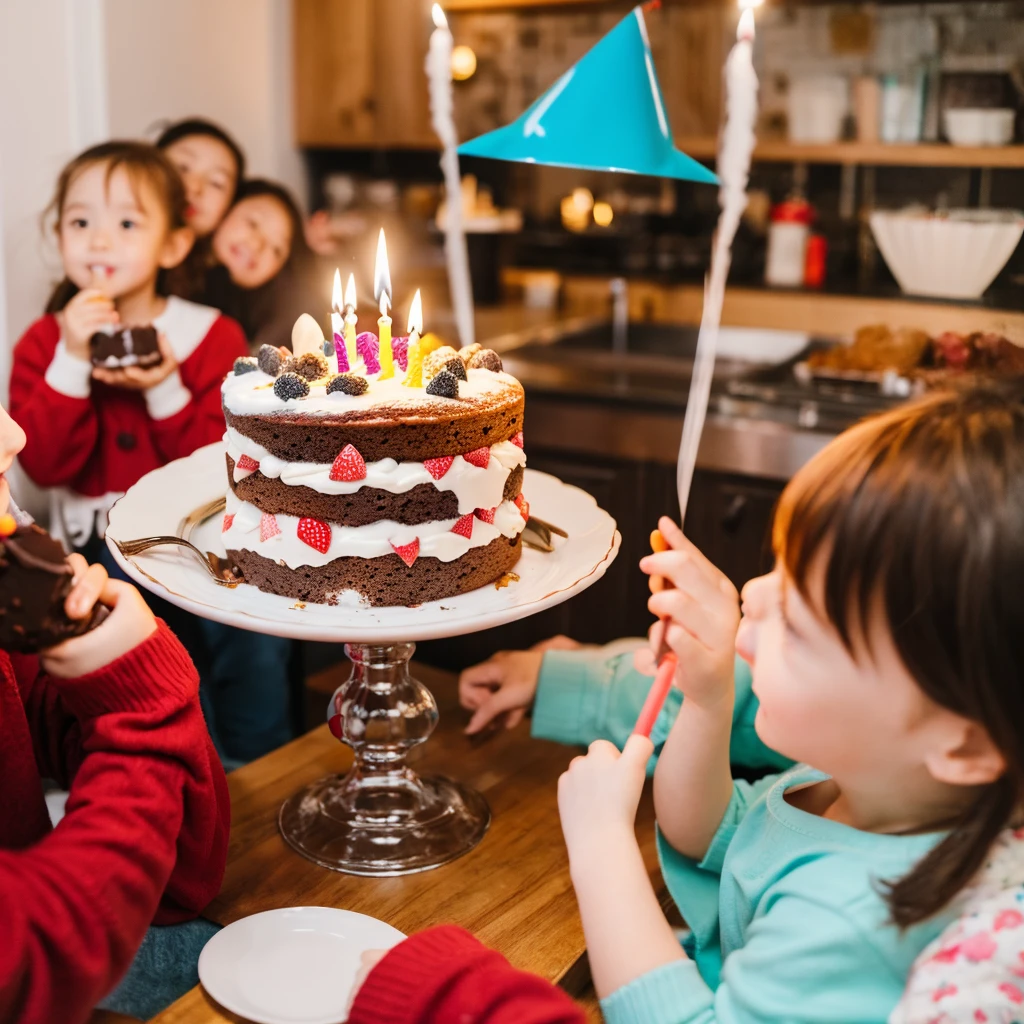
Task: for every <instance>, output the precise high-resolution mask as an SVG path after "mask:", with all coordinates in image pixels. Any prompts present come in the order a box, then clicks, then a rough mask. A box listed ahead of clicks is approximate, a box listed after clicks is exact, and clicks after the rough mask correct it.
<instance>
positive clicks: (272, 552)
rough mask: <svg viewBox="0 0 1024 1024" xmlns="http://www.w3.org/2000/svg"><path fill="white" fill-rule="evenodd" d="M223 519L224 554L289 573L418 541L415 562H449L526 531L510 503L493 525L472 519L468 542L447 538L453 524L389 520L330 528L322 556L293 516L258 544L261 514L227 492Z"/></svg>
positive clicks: (281, 521)
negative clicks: (239, 554)
mask: <svg viewBox="0 0 1024 1024" xmlns="http://www.w3.org/2000/svg"><path fill="white" fill-rule="evenodd" d="M226 514H227V515H233V516H234V517H235V518H234V520H233V521H232V523H231V526H230V528H229V529H227V530H226V531H225V532H224V534H223V537H222V539H223V541H224V546H225V547H226V548H228V549H235V550H238V549H241V550H244V551H255V552H256V553H257V554H259V555H263V556H264V557H265V558H270V559H273V560H274V561H275V562H283V563H284V564H285V565H287V566H288V567H289V568H292V569H298V568H299V567H300V566H304V565H313V566H320V565H326V564H327V563H328V562H332V561H334V559H335V558H342V557H343V556H346V555H355V556H357V557H359V558H379V557H381V556H382V555H390V554H392V553H393V551H394V548H393V547H392V545H394V546H396V547H402V546H404V545H406V544H411V543H412V542H413V541H414V540H416V539H417V538H419V542H420V551H419V557H421V558H439V559H440V560H441V561H442V562H453V561H455V559H456V558H461V557H462V556H463V555H464V554H465V553H466V552H467V551H469V550H470V548H478V547H483V546H484V545H486V544H490V543H491V541H493V540H495V539H496V538H497V537H499V536H505V537H508V538H510V539H511V538H512V537H515V536H516V535H517V534H519V533H521V532H522V531H523V528H524V527H525V526H526V521H525V520H524V519H523V517H522V515H521V514H520V512H519V509H518V508H517V507H516V506H515V505H514V504H513V503H512V502H511V501H506V502H502V504H501V505H499V506H498V508H497V510H496V511H495V514H494V524H493V525H492V524H490V523H485V522H484V521H483V520H481V519H476V518H474V519H473V532H472V534H471V536H470V537H463V536H462V535H461V534H457V533H452V532H451V530H452V527H453V526H454V525H455V523H456V522H457V520H455V519H445V520H438V521H436V522H433V523H420V524H419V525H417V526H404V525H402V524H401V523H396V522H393V521H392V520H390V519H382V520H380V521H379V522H376V523H370V524H369V525H367V526H338V525H337V524H331V543H330V546H329V547H328V549H327V551H326V552H321V551H318V550H317V549H316V548H313V547H310V546H309V545H308V544H306V543H305V541H302V540H299V536H298V525H299V519H298V517H297V516H286V515H277V516H275V518H276V519H277V525H278V528H279V529H280V531H281V532H280V533H278V534H275V535H274V536H273V537H270V538H268V539H267V540H260V520H261V519H262V517H263V513H262V512H260V510H259V509H258V508H257V507H256V506H255V505H250V504H249V503H248V502H246V501H239V500H238V498H236V497H235V495H234V494H233V493H231V492H230V491H229V492H228V495H227V510H226Z"/></svg>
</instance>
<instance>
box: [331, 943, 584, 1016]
mask: <svg viewBox="0 0 1024 1024" xmlns="http://www.w3.org/2000/svg"><path fill="white" fill-rule="evenodd" d="M348 1021H349V1024H451V1022H452V1021H472V1022H473V1024H586V1015H585V1014H584V1013H583V1011H582V1010H581V1009H580V1008H579V1007H578V1006H577V1005H576V1004H575V1003H574V1002H573V1001H572V1000H571V999H570V998H569V997H568V996H567V995H566V994H565V993H564V992H563V991H562V990H561V989H559V988H556V987H555V986H554V985H552V984H550V983H549V982H547V981H545V980H544V979H543V978H540V977H538V976H537V975H535V974H529V973H528V972H526V971H517V970H516V969H515V968H514V967H513V966H512V965H511V964H510V963H509V962H508V961H507V960H506V959H505V958H504V957H503V956H502V955H501V954H500V953H496V952H495V951H494V950H492V949H488V948H487V947H486V946H484V945H482V944H481V943H479V942H478V941H477V940H476V939H475V938H473V936H472V935H470V934H469V933H468V932H465V931H463V930H462V929H461V928H455V927H453V926H450V925H447V926H444V927H441V928H430V929H428V930H427V931H425V932H420V933H419V934H418V935H413V936H412V937H411V938H408V939H406V940H405V941H404V942H401V943H399V944H398V945H397V946H395V948H394V949H393V950H391V952H390V953H388V955H387V956H385V957H384V959H383V960H381V962H380V963H379V964H377V966H376V967H375V968H374V969H373V970H372V971H371V972H370V976H369V977H368V978H367V979H366V982H365V983H364V984H363V986H362V988H361V989H360V990H359V992H358V993H357V995H356V998H355V1002H354V1003H353V1005H352V1009H351V1011H350V1012H349V1017H348Z"/></svg>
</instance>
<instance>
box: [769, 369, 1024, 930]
mask: <svg viewBox="0 0 1024 1024" xmlns="http://www.w3.org/2000/svg"><path fill="white" fill-rule="evenodd" d="M773 532H774V536H773V540H774V546H775V551H776V554H777V556H778V558H779V561H780V563H781V564H783V565H784V566H785V568H786V570H787V572H788V573H789V575H790V576H791V577H792V579H793V580H794V582H795V584H796V586H797V587H798V588H799V590H800V592H801V593H802V594H803V595H804V596H805V598H807V599H808V600H811V596H810V594H809V593H808V590H807V587H808V584H807V580H808V577H809V572H810V568H811V565H812V562H814V560H815V559H816V558H817V557H818V556H819V555H820V556H823V557H825V558H827V566H826V569H825V586H824V605H825V607H824V612H825V614H826V615H827V617H828V619H829V621H830V622H831V623H832V624H833V625H834V627H835V628H836V630H837V631H838V633H839V635H840V637H841V638H842V641H843V643H844V644H845V645H846V647H847V649H848V650H850V652H851V653H853V649H854V637H855V636H857V637H859V638H860V639H862V640H863V641H864V642H865V643H867V644H868V648H869V650H870V642H869V638H868V636H867V626H866V624H867V623H868V622H869V621H870V611H871V609H872V607H873V605H874V602H876V601H879V600H880V601H881V603H882V608H883V609H884V613H885V617H886V621H887V622H888V625H889V628H890V630H891V631H892V637H893V640H894V642H895V645H896V649H897V651H898V652H899V655H900V658H901V659H902V660H903V663H904V664H905V665H906V667H907V670H908V671H909V672H910V673H911V675H912V676H913V677H914V679H915V681H916V682H917V684H918V686H920V688H921V690H922V691H923V692H924V693H925V695H926V696H927V697H929V698H930V699H931V700H933V701H934V702H935V703H937V704H939V705H941V706H942V707H944V708H947V709H949V710H950V711H953V712H955V713H956V714H958V715H963V716H964V717H965V718H968V719H971V720H972V721H974V722H976V723H978V724H980V725H981V726H982V727H983V728H984V729H985V730H986V731H987V733H988V735H989V736H990V737H991V739H992V742H993V743H994V744H995V746H996V747H997V748H998V749H999V751H1000V753H1001V754H1002V756H1003V758H1004V759H1005V761H1006V771H1005V772H1004V774H1003V775H1002V777H1001V778H1000V779H998V780H997V781H996V782H993V783H991V784H989V785H987V786H985V787H983V788H982V789H981V790H980V793H979V796H978V798H977V799H976V800H975V801H974V802H973V804H972V805H971V806H970V807H969V808H968V809H967V810H966V811H965V812H964V813H963V814H962V815H961V817H960V818H959V820H957V821H955V822H954V823H953V824H952V828H951V831H950V833H949V835H948V836H947V837H946V838H945V839H944V840H943V841H941V842H940V843H938V845H936V846H935V847H933V849H932V850H931V851H930V852H929V853H928V854H927V855H926V856H925V857H924V858H923V859H922V860H921V861H920V862H919V863H918V864H917V865H916V866H915V867H914V868H913V870H912V871H910V873H909V874H907V875H906V876H905V877H904V878H901V879H898V880H895V881H887V882H885V883H884V884H885V889H886V899H887V902H888V904H889V908H890V912H891V916H892V920H893V922H894V923H895V924H897V925H898V926H899V927H901V928H907V927H909V926H911V925H913V924H916V923H918V922H920V921H923V920H925V919H926V918H928V917H930V916H931V915H933V914H935V913H936V912H937V911H939V910H941V909H942V908H943V907H945V906H946V905H947V904H948V903H949V901H950V900H951V899H952V898H953V897H954V896H955V895H956V894H957V892H959V891H960V890H961V889H962V888H963V887H964V885H966V884H967V883H968V882H969V881H970V879H971V878H972V876H973V875H974V874H975V873H976V872H977V871H978V869H979V868H980V867H981V866H982V864H983V862H984V860H985V856H986V854H987V853H988V850H989V848H990V846H991V845H992V842H993V841H994V840H995V838H996V837H997V835H998V834H999V832H1000V831H1001V830H1002V829H1003V828H1005V827H1006V826H1007V824H1009V823H1010V822H1011V820H1012V819H1013V818H1014V817H1015V816H1016V814H1017V813H1018V811H1019V809H1020V807H1021V803H1022V798H1024V602H1022V600H1021V595H1020V589H1021V583H1022V581H1024V380H1016V381H1012V382H1005V383H1002V384H1000V383H995V382H993V383H987V384H982V385H977V386H975V387H972V388H969V389H965V390H958V391H952V392H951V391H946V392H941V393H938V394H934V395H931V396H929V397H926V398H924V399H922V400H920V401H917V402H915V403H912V404H910V405H906V406H903V407H901V408H899V409H896V410H894V411H892V412H888V413H885V414H882V415H880V416H876V417H873V418H872V419H869V420H866V421H864V422H863V423H861V424H859V425H858V426H856V427H854V428H853V429H851V430H849V431H847V432H846V433H845V434H843V435H841V436H840V437H839V438H837V439H836V440H835V441H834V442H833V443H832V444H830V445H829V446H828V447H827V448H826V449H824V450H823V451H822V452H821V453H820V454H819V455H818V456H817V457H816V458H814V459H813V460H812V461H811V462H810V463H808V464H807V465H806V466H804V468H803V469H801V470H800V472H799V473H797V475H796V476H795V477H794V478H793V479H792V481H791V482H790V483H789V485H788V487H787V488H786V490H785V492H784V493H783V495H782V498H781V500H780V503H779V509H778V512H777V514H776V519H775V526H774V531H773Z"/></svg>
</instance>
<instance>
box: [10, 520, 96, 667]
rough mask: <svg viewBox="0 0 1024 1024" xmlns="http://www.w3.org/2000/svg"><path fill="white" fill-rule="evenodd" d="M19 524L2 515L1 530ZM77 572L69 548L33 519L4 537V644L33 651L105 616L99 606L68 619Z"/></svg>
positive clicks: (81, 630) (83, 629) (82, 630)
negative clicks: (86, 614)
mask: <svg viewBox="0 0 1024 1024" xmlns="http://www.w3.org/2000/svg"><path fill="white" fill-rule="evenodd" d="M12 527H14V523H13V520H12V519H11V517H10V516H3V517H0V531H3V532H6V530H7V529H9V528H12ZM73 581H74V572H73V570H72V568H71V566H70V565H68V563H67V559H66V556H65V554H64V547H63V545H62V544H61V543H60V541H59V540H54V538H53V537H51V536H50V535H49V534H48V533H47V532H46V531H45V530H44V529H42V528H41V527H39V526H36V525H35V524H34V523H33V524H31V525H29V526H18V527H16V528H15V529H14V532H13V533H7V535H6V536H3V535H0V648H3V649H4V650H8V651H20V652H22V653H26V654H31V653H33V652H35V651H39V650H43V649H44V648H46V647H53V646H54V645H55V644H59V643H61V642H62V641H64V640H69V639H70V638H71V637H74V636H81V634H83V633H87V632H88V631H89V630H90V629H92V628H93V627H94V626H96V625H99V623H100V622H101V621H102V620H103V619H104V618H106V615H107V609H106V608H104V607H103V606H102V605H96V607H95V608H94V610H93V613H92V615H90V616H89V617H88V618H85V619H77V620H76V619H69V618H68V616H67V615H66V614H65V612H64V601H65V599H66V598H67V596H68V594H69V593H70V591H71V585H72V583H73Z"/></svg>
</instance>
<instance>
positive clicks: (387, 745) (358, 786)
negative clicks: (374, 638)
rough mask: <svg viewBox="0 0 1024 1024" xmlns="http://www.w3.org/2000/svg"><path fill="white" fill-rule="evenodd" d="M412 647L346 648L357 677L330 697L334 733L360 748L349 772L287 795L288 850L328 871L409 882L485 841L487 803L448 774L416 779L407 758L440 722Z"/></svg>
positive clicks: (284, 829)
mask: <svg viewBox="0 0 1024 1024" xmlns="http://www.w3.org/2000/svg"><path fill="white" fill-rule="evenodd" d="M415 649H416V645H415V644H401V643H400V644H346V645H345V653H346V654H347V655H348V656H349V659H350V660H351V662H352V675H351V676H350V677H349V680H348V682H346V683H345V684H344V685H343V686H339V687H338V689H337V690H336V691H335V692H334V696H333V697H331V701H330V704H329V706H328V710H327V716H328V717H327V721H328V724H329V725H330V728H331V732H332V733H334V735H335V736H337V737H338V739H340V740H341V741H342V742H343V743H347V744H348V745H349V746H350V747H351V748H352V751H353V754H354V756H355V757H354V761H353V763H352V767H351V769H350V770H349V772H348V774H347V775H344V776H342V775H329V776H328V777H327V778H324V779H319V780H318V781H316V782H314V783H312V784H311V785H309V786H307V787H306V788H305V789H302V790H300V791H299V792H298V793H296V794H294V795H293V796H290V797H289V798H288V799H287V800H286V801H285V802H284V804H282V806H281V813H280V815H279V817H278V823H279V825H280V828H281V835H282V836H283V837H284V840H285V842H286V843H288V845H289V846H291V847H293V848H294V849H296V850H298V851H299V853H301V854H302V855H303V856H305V857H308V858H309V859H310V860H312V861H316V863H317V864H320V865H321V866H323V867H325V868H332V869H333V870H335V871H344V872H346V873H348V874H352V875H404V874H411V873H412V872H414V871H425V870H426V869H427V868H433V867H438V866H439V865H441V864H447V863H448V861H450V860H454V859H455V858H456V857H459V856H461V855H462V854H463V853H466V852H467V851H468V850H471V849H472V848H473V847H474V846H476V844H477V843H479V842H480V840H481V839H483V837H484V833H485V832H486V831H487V826H488V825H489V824H490V821H491V812H490V808H488V806H487V801H486V800H484V798H483V797H482V796H481V795H480V794H479V793H477V792H476V791H475V790H472V789H468V788H466V787H465V786H462V785H461V784H460V783H458V782H454V781H453V780H451V779H446V778H444V777H442V776H435V775H428V776H422V777H421V776H419V775H417V774H416V773H415V772H414V771H413V770H412V769H411V768H409V767H408V765H407V764H406V755H407V754H408V753H409V751H410V750H412V749H413V747H415V746H417V745H418V744H420V743H423V742H424V741H425V740H426V739H427V737H428V736H430V734H431V733H432V732H433V731H434V726H435V725H437V703H436V701H435V700H434V697H433V694H431V692H430V691H429V690H428V689H427V688H426V687H425V686H424V685H423V684H422V683H421V682H420V681H419V680H418V679H415V678H413V677H412V676H411V675H410V674H409V659H410V658H411V657H412V654H413V651H414V650H415Z"/></svg>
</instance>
